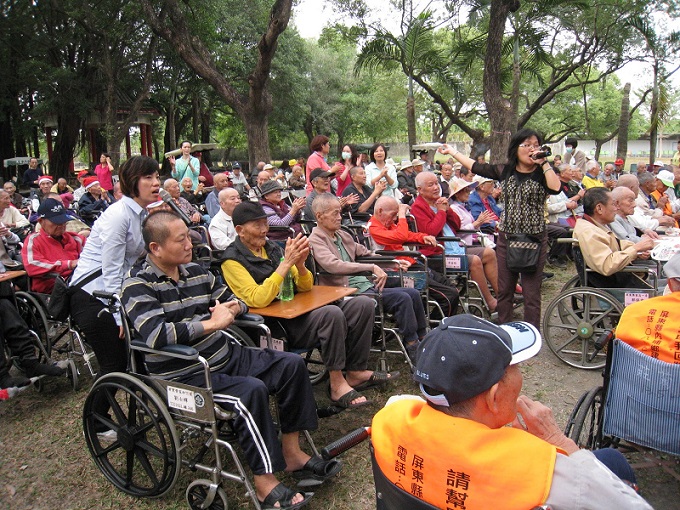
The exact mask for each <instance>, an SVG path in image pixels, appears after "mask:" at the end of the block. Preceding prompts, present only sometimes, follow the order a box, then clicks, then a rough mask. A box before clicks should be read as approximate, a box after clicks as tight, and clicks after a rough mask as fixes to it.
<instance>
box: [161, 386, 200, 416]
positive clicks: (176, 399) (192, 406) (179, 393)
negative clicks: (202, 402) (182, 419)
mask: <svg viewBox="0 0 680 510" xmlns="http://www.w3.org/2000/svg"><path fill="white" fill-rule="evenodd" d="M167 389H168V406H170V407H172V408H174V409H179V410H181V411H189V412H190V413H195V412H196V395H195V392H193V391H191V390H185V389H184V388H176V387H174V386H168V388H167Z"/></svg>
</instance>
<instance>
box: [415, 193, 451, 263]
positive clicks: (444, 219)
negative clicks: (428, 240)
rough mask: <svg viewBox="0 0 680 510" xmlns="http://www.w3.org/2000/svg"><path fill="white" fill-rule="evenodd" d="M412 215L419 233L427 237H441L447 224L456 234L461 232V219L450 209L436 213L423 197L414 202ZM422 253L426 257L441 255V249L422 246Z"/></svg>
mask: <svg viewBox="0 0 680 510" xmlns="http://www.w3.org/2000/svg"><path fill="white" fill-rule="evenodd" d="M411 214H413V216H414V217H415V219H416V223H417V224H418V232H422V233H423V234H426V235H430V236H435V237H436V236H441V235H442V230H444V225H445V224H448V225H449V227H451V230H453V231H454V232H458V230H460V218H459V217H458V215H457V214H456V213H455V212H453V210H451V208H450V207H449V208H447V209H446V211H437V212H436V213H435V212H434V211H433V210H432V209H431V208H430V206H429V204H428V203H427V202H425V199H423V197H421V196H418V197H417V198H416V199H415V201H414V202H413V205H412V206H411ZM420 251H421V253H423V255H426V256H430V255H434V254H435V253H440V250H439V248H436V247H434V246H422V247H421V248H420Z"/></svg>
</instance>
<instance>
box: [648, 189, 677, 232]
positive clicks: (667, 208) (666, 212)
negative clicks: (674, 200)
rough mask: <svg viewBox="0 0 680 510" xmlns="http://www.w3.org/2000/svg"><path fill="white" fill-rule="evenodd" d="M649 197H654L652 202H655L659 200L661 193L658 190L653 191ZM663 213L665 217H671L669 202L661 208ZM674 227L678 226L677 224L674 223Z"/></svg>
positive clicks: (671, 208)
mask: <svg viewBox="0 0 680 510" xmlns="http://www.w3.org/2000/svg"><path fill="white" fill-rule="evenodd" d="M651 195H652V196H653V197H654V200H656V201H657V202H658V201H659V199H660V198H661V195H662V193H661V192H660V191H659V190H654V191H652V193H651ZM663 213H664V215H665V216H673V206H672V205H671V203H670V202H666V205H664V206H663ZM674 226H675V227H677V226H678V222H677V221H676V222H675V225H674Z"/></svg>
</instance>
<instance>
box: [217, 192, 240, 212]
mask: <svg viewBox="0 0 680 510" xmlns="http://www.w3.org/2000/svg"><path fill="white" fill-rule="evenodd" d="M217 198H218V199H219V201H220V207H221V208H222V210H223V211H224V212H225V213H226V214H227V215H229V216H231V215H232V213H233V212H234V209H236V206H237V205H238V204H240V203H241V196H240V195H239V193H238V191H236V190H235V189H234V188H225V189H223V190H222V191H220V194H219V195H217Z"/></svg>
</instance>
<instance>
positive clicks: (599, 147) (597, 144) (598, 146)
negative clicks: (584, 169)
mask: <svg viewBox="0 0 680 510" xmlns="http://www.w3.org/2000/svg"><path fill="white" fill-rule="evenodd" d="M604 143H605V142H604V141H603V140H595V156H594V158H595V161H600V151H601V150H602V145H603V144H604Z"/></svg>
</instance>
